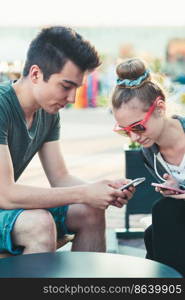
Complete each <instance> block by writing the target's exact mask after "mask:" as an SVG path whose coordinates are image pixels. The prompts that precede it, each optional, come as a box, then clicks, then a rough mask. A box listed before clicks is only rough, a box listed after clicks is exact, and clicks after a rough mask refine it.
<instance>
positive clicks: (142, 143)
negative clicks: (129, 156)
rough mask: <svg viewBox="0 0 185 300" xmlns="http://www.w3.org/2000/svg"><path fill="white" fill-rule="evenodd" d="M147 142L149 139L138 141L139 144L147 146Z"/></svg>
mask: <svg viewBox="0 0 185 300" xmlns="http://www.w3.org/2000/svg"><path fill="white" fill-rule="evenodd" d="M149 141H150V139H149V138H147V139H145V140H143V141H139V144H141V145H145V144H147V143H148V142H149Z"/></svg>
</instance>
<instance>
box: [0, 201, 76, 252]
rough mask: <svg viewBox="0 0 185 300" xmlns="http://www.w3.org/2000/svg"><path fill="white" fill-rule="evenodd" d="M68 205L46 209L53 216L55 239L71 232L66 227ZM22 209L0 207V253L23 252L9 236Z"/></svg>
mask: <svg viewBox="0 0 185 300" xmlns="http://www.w3.org/2000/svg"><path fill="white" fill-rule="evenodd" d="M68 207H69V206H68V205H65V206H61V207H54V208H48V209H47V210H48V211H49V212H50V213H51V215H52V216H53V218H54V221H55V224H56V228H57V239H58V238H61V237H62V236H64V235H65V234H71V233H72V232H69V231H68V229H67V227H66V215H67V210H68ZM23 211H24V209H10V210H5V209H0V253H1V252H9V253H12V254H14V255H16V254H21V253H22V252H23V249H24V248H23V247H21V246H16V245H14V244H13V242H12V236H11V232H12V230H13V226H14V223H15V221H16V219H17V217H18V216H19V214H20V213H21V212H23Z"/></svg>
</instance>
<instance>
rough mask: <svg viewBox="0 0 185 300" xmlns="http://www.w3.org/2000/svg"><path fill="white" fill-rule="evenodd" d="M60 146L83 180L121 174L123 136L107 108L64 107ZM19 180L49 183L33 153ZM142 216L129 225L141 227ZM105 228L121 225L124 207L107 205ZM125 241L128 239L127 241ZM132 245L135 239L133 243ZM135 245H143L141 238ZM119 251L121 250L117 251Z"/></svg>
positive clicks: (37, 184)
mask: <svg viewBox="0 0 185 300" xmlns="http://www.w3.org/2000/svg"><path fill="white" fill-rule="evenodd" d="M61 119H62V130H61V148H62V151H63V154H64V157H65V160H66V163H67V165H68V168H69V169H70V170H71V172H72V173H73V174H74V175H77V176H79V177H81V178H83V179H85V180H92V181H94V180H98V179H103V178H107V179H118V178H121V177H123V176H124V172H125V162H124V152H123V147H125V146H126V145H127V138H124V139H123V138H122V137H121V136H119V135H116V134H115V133H114V132H113V131H112V128H113V125H114V119H113V116H112V114H111V113H110V111H109V110H108V109H103V108H96V109H95V108H91V109H72V108H69V109H65V110H62V111H61ZM19 182H20V183H21V182H22V183H24V184H29V185H35V186H49V184H48V182H47V179H46V177H45V174H44V172H43V170H42V168H41V165H40V161H39V159H38V157H37V156H36V157H35V158H34V159H33V160H32V162H31V163H30V165H29V166H28V167H27V169H26V171H25V172H24V174H23V175H22V176H21V178H20V179H19ZM142 217H143V215H136V216H133V217H132V218H131V226H133V227H145V224H144V223H142V222H141V218H142ZM106 220H107V228H108V229H111V228H112V229H116V228H124V208H122V209H119V208H116V207H109V208H108V209H107V211H106ZM127 244H128V242H127ZM132 244H134V245H135V241H133V243H132ZM136 247H141V248H143V241H140V243H139V244H138V241H137V243H136ZM120 251H121V250H120Z"/></svg>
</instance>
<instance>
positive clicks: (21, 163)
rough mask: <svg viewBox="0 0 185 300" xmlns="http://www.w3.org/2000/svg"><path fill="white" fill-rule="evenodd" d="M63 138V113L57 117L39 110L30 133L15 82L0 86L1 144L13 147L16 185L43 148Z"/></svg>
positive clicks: (11, 153)
mask: <svg viewBox="0 0 185 300" xmlns="http://www.w3.org/2000/svg"><path fill="white" fill-rule="evenodd" d="M59 137H60V116H59V113H56V114H54V115H53V114H49V113H47V112H45V111H44V110H43V109H39V110H38V111H37V112H36V113H35V116H34V119H33V122H32V126H31V128H29V129H28V128H27V124H26V120H25V116H24V112H23V109H22V108H21V106H20V103H19V100H18V98H17V96H16V93H15V91H14V89H13V87H12V84H11V82H5V83H1V84H0V144H3V145H8V147H9V150H10V155H11V158H12V162H13V168H14V179H15V181H16V180H17V179H18V178H19V176H20V175H21V174H22V172H23V171H24V169H25V168H26V166H27V165H28V163H29V162H30V160H31V159H32V158H33V156H34V155H35V154H36V153H37V152H38V150H39V149H40V148H41V147H42V145H43V144H44V143H45V142H49V141H55V140H58V139H59Z"/></svg>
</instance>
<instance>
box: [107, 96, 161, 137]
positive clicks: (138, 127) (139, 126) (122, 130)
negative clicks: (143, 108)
mask: <svg viewBox="0 0 185 300" xmlns="http://www.w3.org/2000/svg"><path fill="white" fill-rule="evenodd" d="M159 99H160V97H157V99H156V100H155V101H154V103H153V104H152V105H151V106H150V109H149V111H148V112H147V113H146V115H145V117H144V119H143V120H141V121H139V122H136V123H133V124H132V125H129V126H127V127H120V126H119V125H118V124H116V125H115V127H114V129H113V130H114V131H115V132H117V133H119V134H121V135H130V132H134V133H137V134H141V133H143V132H145V130H146V126H145V124H146V123H147V121H148V120H149V118H150V116H151V114H152V113H153V111H154V109H155V107H156V104H157V101H158V100H159Z"/></svg>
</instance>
